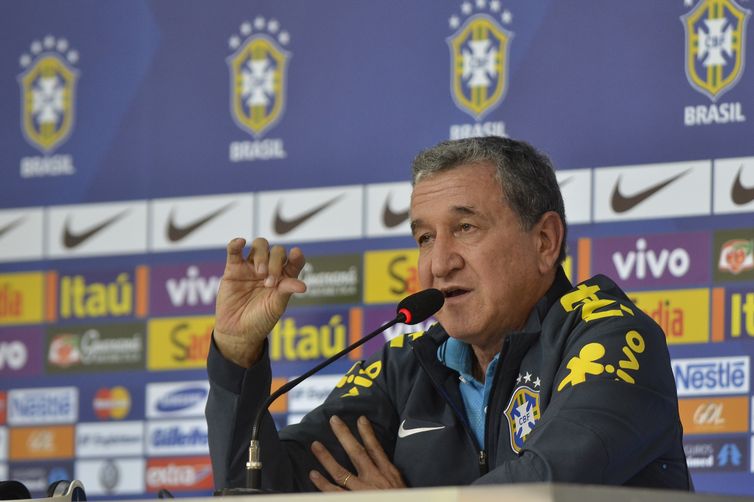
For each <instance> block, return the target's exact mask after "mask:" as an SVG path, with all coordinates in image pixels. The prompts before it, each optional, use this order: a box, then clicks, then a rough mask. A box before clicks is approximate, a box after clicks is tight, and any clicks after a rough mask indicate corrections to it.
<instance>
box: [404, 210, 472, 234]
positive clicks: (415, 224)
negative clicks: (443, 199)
mask: <svg viewBox="0 0 754 502" xmlns="http://www.w3.org/2000/svg"><path fill="white" fill-rule="evenodd" d="M450 210H451V212H453V213H455V214H456V215H461V216H470V215H475V214H479V213H478V212H477V211H476V209H474V206H453V207H451V208H450ZM423 225H424V221H423V220H422V219H420V218H417V219H415V220H411V233H412V234H414V233H416V229H417V228H419V227H421V226H423Z"/></svg>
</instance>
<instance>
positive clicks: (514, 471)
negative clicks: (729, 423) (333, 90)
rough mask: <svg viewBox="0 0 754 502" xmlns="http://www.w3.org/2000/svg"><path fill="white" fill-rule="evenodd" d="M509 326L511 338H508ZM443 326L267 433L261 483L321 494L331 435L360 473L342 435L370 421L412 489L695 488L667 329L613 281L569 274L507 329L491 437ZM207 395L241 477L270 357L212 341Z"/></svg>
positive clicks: (267, 426)
mask: <svg viewBox="0 0 754 502" xmlns="http://www.w3.org/2000/svg"><path fill="white" fill-rule="evenodd" d="M501 335H502V334H501ZM447 338H448V334H447V333H446V332H445V331H444V329H443V328H442V326H440V325H434V326H432V327H431V328H430V329H429V330H427V331H426V332H419V333H414V334H410V335H403V336H399V337H398V338H394V339H393V340H391V341H390V342H388V343H387V344H386V345H385V346H384V348H383V349H382V351H381V352H379V353H377V354H375V355H374V356H373V357H372V358H371V359H369V360H367V361H362V362H359V363H357V364H355V365H354V366H353V367H352V368H351V369H350V370H349V371H348V373H347V374H346V375H344V376H343V378H341V379H340V381H339V382H338V384H337V385H336V387H335V389H334V390H333V391H332V392H331V394H330V395H329V396H328V398H327V399H326V400H325V402H324V403H323V404H322V405H321V406H319V407H318V408H316V409H314V410H313V411H312V412H310V413H309V414H308V415H306V417H304V419H303V420H302V421H301V423H300V424H296V425H292V426H289V427H286V428H285V429H283V430H282V431H280V433H279V434H278V433H277V432H276V430H275V427H274V424H273V422H272V419H271V417H270V416H269V415H268V416H267V417H266V418H265V421H264V424H263V428H262V434H261V444H262V445H263V446H262V462H263V464H264V470H263V486H266V487H269V488H274V489H276V490H282V491H310V490H315V487H314V485H312V484H311V482H310V481H309V479H308V472H309V471H310V470H312V469H316V470H319V471H320V472H322V473H325V472H326V471H325V470H324V469H323V467H322V466H321V465H319V463H318V462H317V461H316V459H315V458H314V457H313V455H312V454H311V453H310V451H309V447H310V445H311V443H312V442H313V441H314V440H317V441H320V442H322V443H323V444H324V445H325V446H326V447H327V448H328V450H329V451H330V452H331V453H332V454H333V456H334V457H335V458H336V460H338V462H340V464H341V465H343V466H344V467H345V468H346V469H349V470H351V471H354V470H355V469H354V467H353V465H351V462H350V461H349V459H348V457H347V455H346V454H345V452H344V450H343V448H342V447H341V446H340V444H339V443H338V441H337V439H336V438H335V436H334V435H333V433H332V431H331V429H330V426H329V423H328V421H329V418H330V417H331V416H332V415H338V416H339V417H340V418H341V419H343V420H344V421H345V422H346V423H347V424H348V425H349V426H350V428H351V430H352V431H353V432H354V434H355V435H356V436H357V437H358V432H357V431H356V420H357V419H358V418H359V417H360V416H366V417H367V418H368V419H369V420H370V421H371V422H372V425H373V426H374V430H375V433H376V434H377V437H378V439H379V441H380V443H381V445H382V447H383V448H384V450H385V452H386V453H387V454H388V456H389V457H390V458H391V459H392V461H393V463H394V464H395V466H396V467H397V468H398V470H399V471H400V472H401V474H402V476H403V479H404V480H405V482H406V484H407V485H408V486H413V487H418V486H442V485H466V484H471V483H477V484H481V483H511V482H534V481H556V482H572V483H591V484H613V485H632V486H644V487H667V488H676V489H690V488H691V486H690V485H691V483H690V480H689V476H688V470H687V467H686V462H685V457H684V452H683V446H682V443H681V439H682V429H681V424H680V419H679V416H678V402H677V398H676V390H675V382H674V379H673V375H672V371H671V368H670V357H669V354H668V349H667V345H666V343H665V335H664V334H663V332H662V330H661V329H660V327H659V326H658V325H657V324H656V323H655V322H654V321H653V320H652V319H650V318H649V317H648V316H647V315H645V314H644V313H643V312H642V311H640V310H639V309H638V308H637V307H636V306H635V305H634V304H633V303H632V302H631V301H630V300H629V299H628V297H626V295H625V294H624V293H623V292H622V291H621V290H620V289H619V288H618V287H617V286H616V285H615V284H614V283H613V282H612V281H610V280H609V279H608V278H606V277H604V276H596V277H594V278H592V279H590V280H588V281H585V282H583V283H581V284H579V285H578V286H577V287H575V288H572V286H571V284H570V283H569V282H568V280H567V279H566V277H565V274H564V273H563V272H562V270H559V271H558V274H557V277H556V279H555V282H554V283H553V285H552V287H551V288H550V290H549V291H548V292H547V294H546V295H545V296H544V297H543V298H542V299H541V300H540V301H539V302H538V303H537V305H536V307H535V309H534V310H533V311H532V313H531V315H530V316H529V319H528V321H527V323H526V326H525V328H524V329H523V330H522V331H520V332H516V333H511V334H508V335H507V336H506V338H505V340H504V344H503V349H502V351H501V353H500V360H499V363H498V365H497V368H496V371H495V375H494V381H493V385H492V390H491V394H490V399H489V403H488V407H487V413H486V427H485V437H484V444H479V442H478V440H477V439H476V437H475V435H474V433H473V432H472V429H471V427H470V425H469V423H468V420H467V415H466V412H465V410H464V404H463V399H462V397H461V393H460V390H459V374H458V373H457V372H456V371H454V370H451V369H449V368H448V367H446V366H445V365H444V364H443V363H441V362H440V361H439V360H438V357H437V351H438V348H439V347H440V346H441V345H442V344H443V343H444V342H445V340H447ZM208 372H209V377H210V383H211V390H210V397H209V400H208V403H207V410H206V415H207V421H208V425H209V443H210V454H211V457H212V463H213V469H214V475H215V483H216V486H217V487H218V488H221V487H234V486H243V484H244V466H245V462H246V452H247V446H248V441H249V428H250V427H249V424H250V423H251V420H252V419H253V416H254V414H255V413H256V410H257V409H258V407H259V406H260V405H261V403H262V402H263V401H264V399H265V398H266V397H267V395H268V394H269V387H270V381H271V374H270V363H269V358H267V357H266V356H265V357H264V359H263V360H262V361H260V362H259V363H258V364H257V365H255V366H254V367H252V368H250V369H248V370H246V369H244V368H240V367H237V366H235V365H233V364H232V363H230V362H228V361H226V360H225V359H223V358H222V356H221V355H220V354H219V352H218V351H217V349H216V348H214V347H213V348H212V349H211V351H210V355H209V360H208Z"/></svg>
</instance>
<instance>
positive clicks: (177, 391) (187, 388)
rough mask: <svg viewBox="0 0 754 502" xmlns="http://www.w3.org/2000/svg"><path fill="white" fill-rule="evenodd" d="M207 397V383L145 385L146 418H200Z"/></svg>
mask: <svg viewBox="0 0 754 502" xmlns="http://www.w3.org/2000/svg"><path fill="white" fill-rule="evenodd" d="M208 395H209V382H207V381H202V380H199V381H196V382H176V383H149V384H147V399H146V415H147V418H168V417H201V416H204V406H205V404H206V403H207V396H208Z"/></svg>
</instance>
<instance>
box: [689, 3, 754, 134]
mask: <svg viewBox="0 0 754 502" xmlns="http://www.w3.org/2000/svg"><path fill="white" fill-rule="evenodd" d="M684 5H685V6H686V7H691V6H692V5H693V8H692V9H691V10H690V11H689V12H687V13H686V14H685V15H683V16H681V22H682V23H683V30H684V32H685V36H686V41H685V44H684V46H685V65H684V66H685V69H686V78H687V79H688V81H689V84H690V85H691V87H693V88H694V89H695V90H696V91H698V92H700V93H702V94H704V95H705V96H707V97H708V98H709V99H710V100H711V101H712V104H710V105H706V104H705V105H696V106H686V107H685V108H684V124H685V125H686V126H695V125H709V124H727V123H735V122H745V121H746V117H745V116H744V114H743V109H742V105H741V103H739V102H730V103H718V100H719V99H720V98H721V97H722V96H723V94H725V93H726V92H728V91H729V90H731V89H733V87H735V86H736V84H737V83H738V81H739V80H740V78H741V75H743V71H744V66H745V62H746V61H745V48H746V27H747V23H748V21H749V15H750V14H751V11H749V10H746V9H744V8H743V7H741V6H740V5H738V4H737V3H736V1H735V0H699V1H698V2H697V3H696V5H694V0H684Z"/></svg>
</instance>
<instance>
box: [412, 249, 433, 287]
mask: <svg viewBox="0 0 754 502" xmlns="http://www.w3.org/2000/svg"><path fill="white" fill-rule="evenodd" d="M416 266H417V269H418V271H419V286H421V289H427V288H431V287H432V282H433V281H432V267H431V260H430V259H429V258H425V257H422V255H419V262H418V263H417V265H416Z"/></svg>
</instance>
